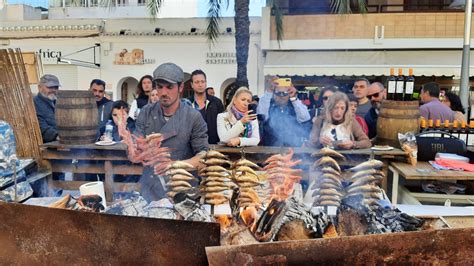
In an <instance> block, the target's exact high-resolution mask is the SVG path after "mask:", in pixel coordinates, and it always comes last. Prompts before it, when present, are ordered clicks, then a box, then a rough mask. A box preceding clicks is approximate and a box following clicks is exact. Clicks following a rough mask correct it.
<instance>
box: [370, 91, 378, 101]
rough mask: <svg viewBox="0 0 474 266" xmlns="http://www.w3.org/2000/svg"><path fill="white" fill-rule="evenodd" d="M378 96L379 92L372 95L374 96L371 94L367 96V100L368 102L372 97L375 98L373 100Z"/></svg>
mask: <svg viewBox="0 0 474 266" xmlns="http://www.w3.org/2000/svg"><path fill="white" fill-rule="evenodd" d="M379 95H380V92H377V93H374V94H371V95H367V98H369V100H370V99H372V97H375V98H377V97H379Z"/></svg>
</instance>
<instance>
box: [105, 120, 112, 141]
mask: <svg viewBox="0 0 474 266" xmlns="http://www.w3.org/2000/svg"><path fill="white" fill-rule="evenodd" d="M113 131H114V124H113V123H112V120H109V121H107V124H106V125H105V136H106V137H107V140H109V141H113Z"/></svg>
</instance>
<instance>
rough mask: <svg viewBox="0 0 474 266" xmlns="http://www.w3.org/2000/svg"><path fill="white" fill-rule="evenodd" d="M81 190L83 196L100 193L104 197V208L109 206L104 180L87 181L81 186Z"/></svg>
mask: <svg viewBox="0 0 474 266" xmlns="http://www.w3.org/2000/svg"><path fill="white" fill-rule="evenodd" d="M79 191H80V192H81V196H85V195H99V196H100V197H101V198H102V205H103V206H104V208H107V204H106V201H105V191H104V183H103V182H101V181H96V182H90V183H85V184H83V185H81V186H80V187H79Z"/></svg>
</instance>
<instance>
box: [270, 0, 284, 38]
mask: <svg viewBox="0 0 474 266" xmlns="http://www.w3.org/2000/svg"><path fill="white" fill-rule="evenodd" d="M270 6H271V10H272V11H273V16H274V17H275V28H276V34H277V41H278V45H279V46H280V43H281V41H282V40H283V13H282V12H281V9H280V3H279V1H278V0H271V1H270Z"/></svg>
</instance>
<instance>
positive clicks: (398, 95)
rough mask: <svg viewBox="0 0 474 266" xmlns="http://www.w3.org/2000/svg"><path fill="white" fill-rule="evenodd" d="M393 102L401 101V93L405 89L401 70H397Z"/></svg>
mask: <svg viewBox="0 0 474 266" xmlns="http://www.w3.org/2000/svg"><path fill="white" fill-rule="evenodd" d="M395 87H396V88H395V100H396V101H403V91H404V89H405V79H404V78H403V70H402V69H401V68H399V69H398V77H397V83H396V86H395Z"/></svg>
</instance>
